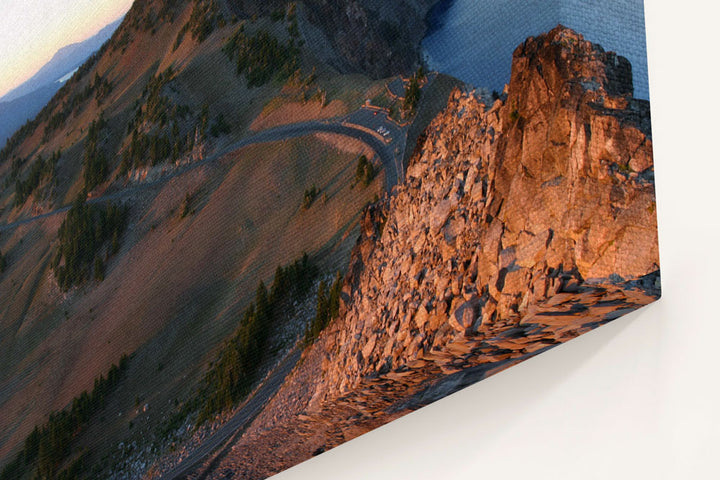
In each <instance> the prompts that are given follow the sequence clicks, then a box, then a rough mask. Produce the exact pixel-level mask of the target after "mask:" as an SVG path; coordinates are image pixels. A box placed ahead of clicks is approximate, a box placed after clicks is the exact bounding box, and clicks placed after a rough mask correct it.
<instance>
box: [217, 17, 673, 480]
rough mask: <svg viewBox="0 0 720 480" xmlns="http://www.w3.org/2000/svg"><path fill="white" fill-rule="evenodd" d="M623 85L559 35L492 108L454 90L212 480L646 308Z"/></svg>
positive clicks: (634, 145) (643, 172) (332, 437)
mask: <svg viewBox="0 0 720 480" xmlns="http://www.w3.org/2000/svg"><path fill="white" fill-rule="evenodd" d="M630 72H631V70H630V66H629V64H628V63H627V61H626V60H624V59H622V58H620V57H617V56H616V55H614V54H612V53H606V52H604V51H603V50H602V49H601V48H600V47H599V46H596V45H593V44H591V43H589V42H587V41H585V40H584V39H583V37H582V36H581V35H579V34H577V33H575V32H573V31H571V30H568V29H565V28H563V27H560V26H559V27H557V28H555V29H554V30H552V31H551V32H549V33H548V34H546V35H542V36H539V37H537V38H530V39H528V40H527V41H526V42H525V43H524V44H523V45H521V46H520V47H518V49H517V50H516V51H515V53H514V56H513V70H512V80H511V82H510V84H509V88H508V89H507V92H506V94H505V95H503V98H501V99H498V100H497V101H496V102H495V103H494V105H492V106H489V107H488V106H486V105H484V104H482V103H481V101H480V100H478V99H477V98H476V96H475V95H474V94H473V93H472V92H466V93H463V92H460V91H456V92H455V93H454V94H453V95H452V97H451V99H450V102H449V104H448V106H447V108H446V110H445V111H444V112H443V113H442V114H440V115H439V116H438V117H437V118H436V119H435V120H434V121H433V122H432V124H431V125H430V126H429V127H428V129H427V131H426V137H425V140H424V142H423V143H422V145H420V146H419V147H418V150H417V153H416V155H415V156H414V157H413V158H412V160H411V165H410V166H409V168H408V171H407V177H406V181H405V184H404V185H403V186H401V187H400V188H399V189H398V191H397V193H396V195H394V196H393V197H391V199H389V200H388V201H386V202H385V203H381V204H378V205H376V206H374V207H372V208H370V209H369V210H368V211H367V213H366V215H365V218H364V220H363V231H362V235H361V238H360V240H359V241H358V244H357V247H356V248H355V250H354V253H353V259H352V261H351V266H350V269H349V272H348V274H347V276H346V279H345V285H344V289H343V294H342V296H343V299H342V300H343V301H342V306H341V313H340V318H338V319H337V320H336V321H335V322H334V323H333V324H331V325H330V326H329V327H328V328H327V329H326V331H325V332H323V334H322V335H321V336H320V338H319V339H318V340H317V341H316V342H315V344H314V345H313V347H312V348H310V349H309V350H308V351H306V352H305V354H304V361H303V363H302V365H301V367H299V369H298V370H297V371H296V372H295V374H294V375H293V376H292V377H291V378H290V379H289V381H288V382H287V383H286V384H285V386H284V387H283V388H282V389H281V391H280V393H279V395H278V396H277V397H276V398H275V399H274V400H273V402H272V403H271V404H270V406H269V407H268V408H267V409H266V411H265V412H263V414H261V415H260V416H259V417H258V420H257V421H256V422H255V424H254V426H253V427H252V428H251V429H250V430H249V431H248V432H247V433H246V435H245V436H244V437H243V439H242V440H241V441H240V442H239V444H238V448H236V449H234V450H233V452H232V453H231V454H230V455H229V456H228V458H227V459H226V460H225V462H224V463H223V464H222V466H220V467H219V468H218V470H217V472H219V471H228V469H230V470H232V471H234V472H235V473H237V474H240V475H243V476H246V477H247V478H261V477H264V476H266V475H269V474H271V473H274V472H275V471H279V470H281V469H282V468H285V467H287V466H290V465H292V464H294V463H296V462H297V461H301V460H303V459H305V458H307V457H308V456H310V455H311V454H316V453H319V452H322V451H324V450H325V449H327V448H330V447H332V446H334V445H337V444H339V443H342V442H343V441H345V440H348V439H350V438H352V437H354V436H357V435H358V434H361V433H363V432H364V431H367V430H369V429H371V428H374V427H376V426H378V425H380V424H382V423H385V422H387V421H390V420H392V419H393V418H396V417H397V416H400V415H402V414H404V413H406V412H407V411H409V410H412V409H414V408H417V407H419V406H422V405H424V404H427V403H429V402H430V401H433V400H435V399H437V398H440V397H442V396H444V395H447V394H448V393H451V392H452V391H455V390H457V389H459V388H462V387H463V386H464V385H467V384H469V383H472V382H474V381H477V380H479V379H481V378H484V377H485V376H487V375H489V374H492V373H494V372H496V371H499V370H500V369H502V368H506V367H507V366H509V365H511V364H513V363H515V362H518V361H521V360H522V359H525V358H528V357H529V356H532V355H534V354H537V353H539V352H542V351H543V350H545V349H547V348H550V347H552V346H553V345H557V344H559V343H562V342H564V341H567V340H569V339H571V338H574V337H575V336H577V335H580V334H582V333H584V332H587V331H589V330H591V329H592V328H595V327H597V326H598V325H601V324H602V323H604V322H607V321H610V320H612V319H614V318H617V317H618V316H620V315H622V314H624V313H627V312H629V311H632V310H634V309H637V308H639V307H641V306H643V305H646V304H647V303H650V302H652V301H654V300H655V299H657V298H658V297H659V295H660V289H659V287H660V285H659V267H658V248H657V227H656V217H655V200H654V199H655V196H654V180H653V162H652V143H651V140H650V139H649V137H648V135H647V134H646V133H643V130H646V125H647V119H646V118H644V117H643V114H642V112H643V111H645V112H646V111H647V109H643V108H639V107H638V105H639V104H638V103H637V102H635V101H634V100H632V98H631V97H632V87H631V85H632V81H631V73H630ZM279 439H282V441H281V442H279ZM243 445H247V446H250V445H252V447H253V448H252V449H247V448H243ZM263 445H265V446H266V447H267V448H263ZM271 446H272V447H273V448H271ZM264 450H267V451H268V452H270V451H271V452H272V453H268V455H263V454H258V453H257V452H259V451H264Z"/></svg>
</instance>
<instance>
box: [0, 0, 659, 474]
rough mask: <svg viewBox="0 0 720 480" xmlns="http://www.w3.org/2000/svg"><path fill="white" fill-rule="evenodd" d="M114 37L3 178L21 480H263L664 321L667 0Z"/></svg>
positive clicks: (166, 0) (56, 93)
mask: <svg viewBox="0 0 720 480" xmlns="http://www.w3.org/2000/svg"><path fill="white" fill-rule="evenodd" d="M101 33H102V32H101ZM104 35H105V36H104V37H103V36H100V37H98V38H96V39H95V40H94V41H95V42H96V44H88V45H91V46H89V47H88V49H89V50H88V52H85V53H84V54H82V55H80V57H79V59H78V60H73V61H75V62H76V63H77V65H79V68H78V69H77V70H72V69H71V68H70V67H72V68H76V66H75V65H70V64H69V63H67V64H63V65H62V68H65V69H66V70H68V69H70V70H68V72H69V73H68V76H67V78H66V79H65V80H63V83H62V86H60V85H61V84H58V85H57V86H56V87H54V90H52V91H50V90H44V91H43V92H45V93H42V94H43V95H47V96H48V98H43V99H42V100H41V101H39V105H40V104H41V105H43V106H42V107H40V106H38V107H37V111H35V112H34V113H33V115H34V116H33V117H32V118H33V120H30V121H28V122H27V123H25V124H24V126H22V127H20V128H19V129H17V130H16V128H17V126H15V125H14V124H13V126H12V127H8V128H11V130H12V131H14V132H15V133H13V134H12V135H9V138H8V140H7V142H6V144H5V145H4V147H3V149H2V151H0V179H2V181H3V183H2V189H1V190H0V408H1V409H2V415H0V432H2V433H1V434H0V466H1V467H2V470H0V479H11V478H12V479H26V478H27V479H30V478H117V479H120V478H123V479H125V478H133V479H141V478H142V479H151V478H157V479H174V478H207V479H219V478H242V479H262V478H267V477H269V476H272V475H273V474H276V473H278V472H281V471H283V470H285V469H287V468H290V467H292V466H294V465H296V464H298V463H300V462H303V461H305V460H307V459H309V458H311V457H313V456H317V455H319V454H322V453H323V452H325V451H327V450H330V449H332V448H333V447H335V446H338V445H340V444H342V443H344V442H346V441H349V440H351V439H353V438H355V437H357V436H359V435H362V434H363V433H366V432H368V431H370V430H372V429H374V428H377V427H379V426H381V425H383V424H386V423H388V422H390V421H392V420H394V419H397V418H399V417H401V416H403V415H405V414H407V413H409V412H411V411H414V410H417V409H419V408H422V407H423V406H425V405H428V404H430V403H432V402H434V401H436V400H439V399H441V398H443V397H445V396H447V395H449V394H451V393H453V392H456V391H458V390H460V389H462V388H464V387H465V386H468V385H470V384H473V383H475V382H477V381H480V380H482V379H484V378H487V377H488V376H490V375H493V374H496V373H498V372H500V371H502V370H504V369H506V368H508V367H511V366H513V365H515V364H517V363H519V362H522V361H523V360H526V359H529V358H531V357H533V356H535V355H538V354H540V353H542V352H544V351H546V350H548V349H551V348H553V347H555V346H558V345H560V344H562V343H564V342H566V341H568V340H571V339H573V338H575V337H577V336H579V335H582V334H583V333H586V332H588V331H590V330H592V329H594V328H596V327H599V326H601V325H603V324H605V323H607V322H610V321H612V320H614V319H616V318H618V317H620V316H622V315H624V314H626V313H628V312H631V311H634V310H636V309H638V308H641V307H643V306H645V305H647V304H649V303H651V302H653V301H655V300H657V299H658V298H659V297H660V293H661V291H660V268H659V257H658V233H657V222H656V204H655V181H654V168H653V150H652V148H653V147H652V131H651V124H650V106H649V105H650V104H649V100H648V86H647V85H648V82H647V59H646V53H645V31H644V18H643V4H642V0H605V1H600V0H597V1H585V2H576V1H571V0H555V1H551V2H547V1H542V2H541V1H522V2H518V1H513V0H502V1H479V0H455V1H444V0H441V1H437V0H395V1H392V2H380V3H378V2H375V1H370V0H367V1H366V0H339V1H336V2H325V1H321V0H305V1H301V2H287V1H284V0H265V1H262V2H260V1H254V0H245V1H240V0H147V1H139V0H138V1H136V2H135V3H134V5H133V6H132V8H131V9H130V11H129V12H128V13H127V14H126V16H125V17H124V19H122V21H120V22H117V23H116V24H113V25H112V26H111V27H109V29H108V30H107V31H106V32H105V33H104ZM103 42H104V43H103ZM100 44H102V47H99V50H97V48H98V46H99V45H100ZM91 52H94V53H92V54H91ZM48 68H49V67H48ZM53 68H56V67H55V66H53ZM57 68H59V69H60V70H62V68H61V67H57ZM58 71H59V70H58ZM53 72H55V70H53ZM53 75H54V74H53ZM37 78H41V76H40V77H37ZM38 81H39V80H38ZM33 85H35V84H33ZM27 88H30V87H27ZM33 88H35V87H33ZM43 88H45V87H43ZM47 88H49V87H47ZM19 91H20V90H19ZM23 92H24V90H23ZM48 92H49V93H48ZM15 96H17V95H15ZM23 98H24V97H23ZM38 98H40V97H38ZM8 99H9V100H8V102H10V101H11V100H15V98H14V97H13V95H11V96H10V97H8ZM46 102H47V103H46ZM2 105H4V104H3V103H0V106H2ZM28 105H29V104H26V105H25V106H28ZM28 108H29V107H28ZM8 111H9V110H8ZM7 118H9V119H10V115H9V114H8V117H7Z"/></svg>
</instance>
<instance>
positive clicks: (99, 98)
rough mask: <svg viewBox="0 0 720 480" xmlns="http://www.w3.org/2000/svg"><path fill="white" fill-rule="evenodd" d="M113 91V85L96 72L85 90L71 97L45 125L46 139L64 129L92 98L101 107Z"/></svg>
mask: <svg viewBox="0 0 720 480" xmlns="http://www.w3.org/2000/svg"><path fill="white" fill-rule="evenodd" d="M112 90H113V84H112V83H111V82H109V81H108V80H107V79H106V78H105V77H101V76H100V75H99V74H98V73H97V72H95V77H93V80H92V81H91V82H89V83H88V84H87V85H86V86H85V88H84V89H82V90H80V92H78V93H76V94H75V95H72V96H70V97H69V99H68V100H66V101H65V102H63V104H62V106H61V107H60V109H59V110H58V111H57V112H55V113H54V114H53V115H52V116H50V118H49V119H48V123H47V125H45V137H48V136H49V135H50V134H51V133H52V132H54V131H55V130H57V129H59V128H61V127H63V126H64V125H65V122H66V121H67V119H68V118H70V115H73V114H77V113H78V112H79V111H80V109H81V108H82V106H83V105H85V103H86V102H87V101H88V100H89V99H90V98H92V97H93V96H94V97H95V101H96V102H97V104H98V105H101V104H102V103H103V102H104V101H105V99H106V98H107V97H108V96H109V95H110V93H112Z"/></svg>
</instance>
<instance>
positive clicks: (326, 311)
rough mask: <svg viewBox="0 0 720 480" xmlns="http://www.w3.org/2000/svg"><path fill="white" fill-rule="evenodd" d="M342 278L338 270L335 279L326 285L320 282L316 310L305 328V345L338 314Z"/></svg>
mask: <svg viewBox="0 0 720 480" xmlns="http://www.w3.org/2000/svg"><path fill="white" fill-rule="evenodd" d="M342 286H343V278H342V276H341V275H340V273H339V272H338V274H337V276H336V277H335V281H334V282H333V283H332V285H330V286H328V285H327V284H326V283H325V281H321V282H320V286H319V287H318V297H317V312H316V314H315V318H314V319H313V320H312V322H310V324H309V325H308V327H307V329H305V338H304V343H305V345H311V344H312V343H313V342H314V341H315V340H316V339H317V337H318V336H319V335H320V332H322V331H323V330H324V329H325V327H327V326H328V325H330V322H331V321H332V320H333V319H335V318H337V317H338V315H339V314H340V293H341V292H342Z"/></svg>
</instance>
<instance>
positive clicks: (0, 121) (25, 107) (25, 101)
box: [0, 82, 63, 146]
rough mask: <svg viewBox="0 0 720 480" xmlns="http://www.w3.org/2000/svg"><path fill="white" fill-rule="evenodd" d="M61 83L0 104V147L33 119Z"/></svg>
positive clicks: (55, 83)
mask: <svg viewBox="0 0 720 480" xmlns="http://www.w3.org/2000/svg"><path fill="white" fill-rule="evenodd" d="M62 85H63V84H62V83H61V82H53V83H51V84H50V85H45V86H44V87H40V88H38V89H37V90H35V91H34V92H32V93H28V94H27V95H24V96H22V97H20V98H16V99H14V100H11V101H9V102H2V103H0V146H2V145H5V142H6V141H7V139H8V137H10V135H12V134H13V133H14V132H15V131H16V130H17V129H18V128H20V127H21V126H22V125H23V124H24V123H25V122H26V121H27V120H28V119H30V118H33V117H34V116H35V115H37V113H38V112H39V111H40V110H42V108H43V107H44V106H45V105H46V104H47V103H48V102H49V101H50V99H52V97H53V95H55V92H57V91H58V89H59V88H60V87H62Z"/></svg>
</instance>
